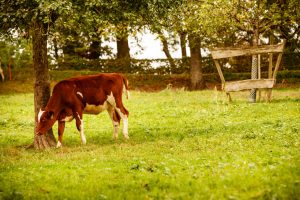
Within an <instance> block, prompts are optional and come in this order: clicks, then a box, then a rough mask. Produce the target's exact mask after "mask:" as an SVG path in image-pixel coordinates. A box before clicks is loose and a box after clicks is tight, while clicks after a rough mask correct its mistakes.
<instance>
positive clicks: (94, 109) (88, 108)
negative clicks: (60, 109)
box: [83, 101, 107, 115]
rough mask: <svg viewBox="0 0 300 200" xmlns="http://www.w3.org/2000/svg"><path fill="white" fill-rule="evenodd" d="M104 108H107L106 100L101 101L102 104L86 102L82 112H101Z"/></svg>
mask: <svg viewBox="0 0 300 200" xmlns="http://www.w3.org/2000/svg"><path fill="white" fill-rule="evenodd" d="M104 110H107V102H106V101H105V102H104V103H103V105H98V106H96V105H92V104H91V105H90V104H86V106H85V108H84V110H83V112H84V113H86V114H95V115H97V114H99V113H101V112H103V111H104Z"/></svg>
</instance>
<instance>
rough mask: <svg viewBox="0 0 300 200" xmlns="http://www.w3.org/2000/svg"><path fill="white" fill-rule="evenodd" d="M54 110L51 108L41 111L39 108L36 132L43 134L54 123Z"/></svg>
mask: <svg viewBox="0 0 300 200" xmlns="http://www.w3.org/2000/svg"><path fill="white" fill-rule="evenodd" d="M55 121H56V119H55V118H54V112H53V111H51V110H45V111H42V110H41V109H40V111H39V113H38V122H37V127H36V133H37V134H38V135H43V134H45V133H46V132H47V131H48V130H49V129H50V128H51V127H52V126H53V124H54V123H55Z"/></svg>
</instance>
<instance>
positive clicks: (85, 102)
mask: <svg viewBox="0 0 300 200" xmlns="http://www.w3.org/2000/svg"><path fill="white" fill-rule="evenodd" d="M123 90H124V91H125V92H126V97H127V98H128V96H129V91H128V81H127V79H126V78H125V77H124V76H123V75H122V74H118V73H102V74H97V75H87V76H81V77H75V78H70V79H66V80H62V81H60V82H59V83H57V84H56V85H55V86H54V88H53V91H52V95H51V97H50V99H49V101H48V103H47V105H46V107H45V108H44V109H40V111H39V113H38V116H37V126H36V134H38V135H42V134H45V133H46V132H47V131H48V130H49V129H50V128H51V127H52V126H53V125H54V123H55V122H56V121H58V142H57V145H56V146H57V147H61V146H62V138H63V133H64V129H65V122H70V121H72V120H73V119H75V120H76V127H77V129H78V131H79V132H80V137H81V142H82V144H86V138H85V135H84V126H83V120H82V115H83V113H86V114H99V113H101V112H102V111H105V110H107V112H108V114H109V116H110V118H111V120H112V123H113V127H114V130H113V138H114V139H117V138H118V129H119V126H120V120H121V119H122V120H123V135H124V137H125V138H126V139H128V138H129V136H128V115H129V112H128V111H127V110H126V108H125V107H124V106H123V102H122V94H123Z"/></svg>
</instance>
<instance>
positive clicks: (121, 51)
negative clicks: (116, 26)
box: [117, 26, 130, 72]
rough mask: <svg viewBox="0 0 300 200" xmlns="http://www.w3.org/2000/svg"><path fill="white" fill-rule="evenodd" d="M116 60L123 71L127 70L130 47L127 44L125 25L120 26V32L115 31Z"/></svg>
mask: <svg viewBox="0 0 300 200" xmlns="http://www.w3.org/2000/svg"><path fill="white" fill-rule="evenodd" d="M117 60H119V62H118V64H119V67H120V68H121V69H120V70H122V71H123V72H124V71H126V72H128V70H127V69H128V68H130V48H129V44H128V33H127V26H124V27H120V33H117Z"/></svg>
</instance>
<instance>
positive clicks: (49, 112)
mask: <svg viewBox="0 0 300 200" xmlns="http://www.w3.org/2000/svg"><path fill="white" fill-rule="evenodd" d="M46 116H47V119H52V118H53V116H54V112H53V111H51V110H50V111H48V112H47V115H46Z"/></svg>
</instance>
